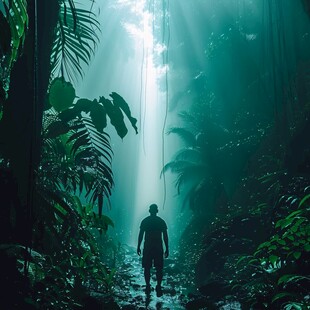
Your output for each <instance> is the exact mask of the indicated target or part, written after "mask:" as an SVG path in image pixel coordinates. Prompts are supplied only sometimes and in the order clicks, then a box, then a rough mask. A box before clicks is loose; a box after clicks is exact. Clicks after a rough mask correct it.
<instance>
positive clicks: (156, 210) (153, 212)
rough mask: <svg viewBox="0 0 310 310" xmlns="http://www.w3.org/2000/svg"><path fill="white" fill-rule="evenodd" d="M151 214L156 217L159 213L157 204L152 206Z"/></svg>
mask: <svg viewBox="0 0 310 310" xmlns="http://www.w3.org/2000/svg"><path fill="white" fill-rule="evenodd" d="M149 212H150V213H151V215H156V214H157V213H158V207H157V205H156V204H155V203H153V204H151V205H150V208H149Z"/></svg>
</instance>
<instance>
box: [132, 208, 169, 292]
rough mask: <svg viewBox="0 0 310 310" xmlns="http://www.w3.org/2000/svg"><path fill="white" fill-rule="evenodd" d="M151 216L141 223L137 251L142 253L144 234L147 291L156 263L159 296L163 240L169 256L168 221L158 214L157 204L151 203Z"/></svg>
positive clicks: (147, 290) (149, 287)
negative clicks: (152, 269)
mask: <svg viewBox="0 0 310 310" xmlns="http://www.w3.org/2000/svg"><path fill="white" fill-rule="evenodd" d="M149 212H150V214H151V215H150V216H148V217H146V218H145V219H144V220H143V221H142V222H141V225H140V232H139V237H138V247H137V253H138V255H141V248H140V246H141V243H142V240H143V236H144V246H143V257H142V267H143V268H144V278H145V283H146V290H145V291H146V293H149V292H150V290H151V285H150V280H151V268H152V266H153V265H154V267H155V268H156V280H157V285H156V293H157V296H162V289H161V282H162V279H163V267H164V251H163V242H162V241H163V240H164V243H165V248H166V251H165V257H166V258H167V257H168V256H169V247H168V233H167V225H166V222H165V221H164V220H163V219H162V218H160V217H159V216H157V213H158V207H157V205H156V204H152V205H150V208H149Z"/></svg>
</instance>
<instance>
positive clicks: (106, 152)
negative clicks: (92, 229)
mask: <svg viewBox="0 0 310 310" xmlns="http://www.w3.org/2000/svg"><path fill="white" fill-rule="evenodd" d="M74 123H75V124H74V125H73V126H72V127H71V129H72V130H73V131H72V135H71V136H70V137H69V139H68V141H67V144H70V143H71V144H72V145H71V154H72V155H73V156H74V158H75V164H76V165H77V166H82V167H84V168H83V169H84V172H83V174H82V175H81V179H80V182H83V184H84V186H85V188H86V191H87V193H86V197H90V200H91V201H92V202H93V203H95V202H97V203H98V208H99V213H100V214H101V210H102V205H103V197H106V198H108V200H109V197H110V195H111V188H112V187H113V185H114V181H113V172H112V169H111V161H112V154H113V151H112V148H111V145H110V141H109V135H108V134H107V133H105V132H99V131H97V130H96V128H95V126H94V125H93V123H92V122H91V120H90V119H88V118H86V117H83V118H82V119H79V120H76V121H75V122H74ZM82 187H83V185H81V184H80V189H81V188H82Z"/></svg>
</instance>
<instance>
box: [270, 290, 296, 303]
mask: <svg viewBox="0 0 310 310" xmlns="http://www.w3.org/2000/svg"><path fill="white" fill-rule="evenodd" d="M291 296H294V295H293V294H291V293H286V292H282V293H278V294H276V295H275V296H274V297H273V298H272V301H271V302H272V303H274V302H275V301H277V300H279V299H283V298H284V297H291Z"/></svg>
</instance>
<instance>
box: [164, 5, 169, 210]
mask: <svg viewBox="0 0 310 310" xmlns="http://www.w3.org/2000/svg"><path fill="white" fill-rule="evenodd" d="M165 3H167V6H166V5H165ZM169 6H170V3H169V0H163V1H162V7H163V37H162V43H163V44H164V43H165V38H166V35H167V41H166V50H165V51H164V52H163V54H162V55H163V66H164V67H165V69H166V70H165V86H166V98H165V104H166V106H165V117H164V124H163V129H162V167H164V166H165V134H166V132H165V131H166V124H167V117H168V100H169V85H168V61H169V43H170V20H169ZM166 26H167V30H166ZM166 32H167V34H166ZM163 183H164V200H163V208H164V207H165V204H166V199H167V187H166V176H165V173H163Z"/></svg>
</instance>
